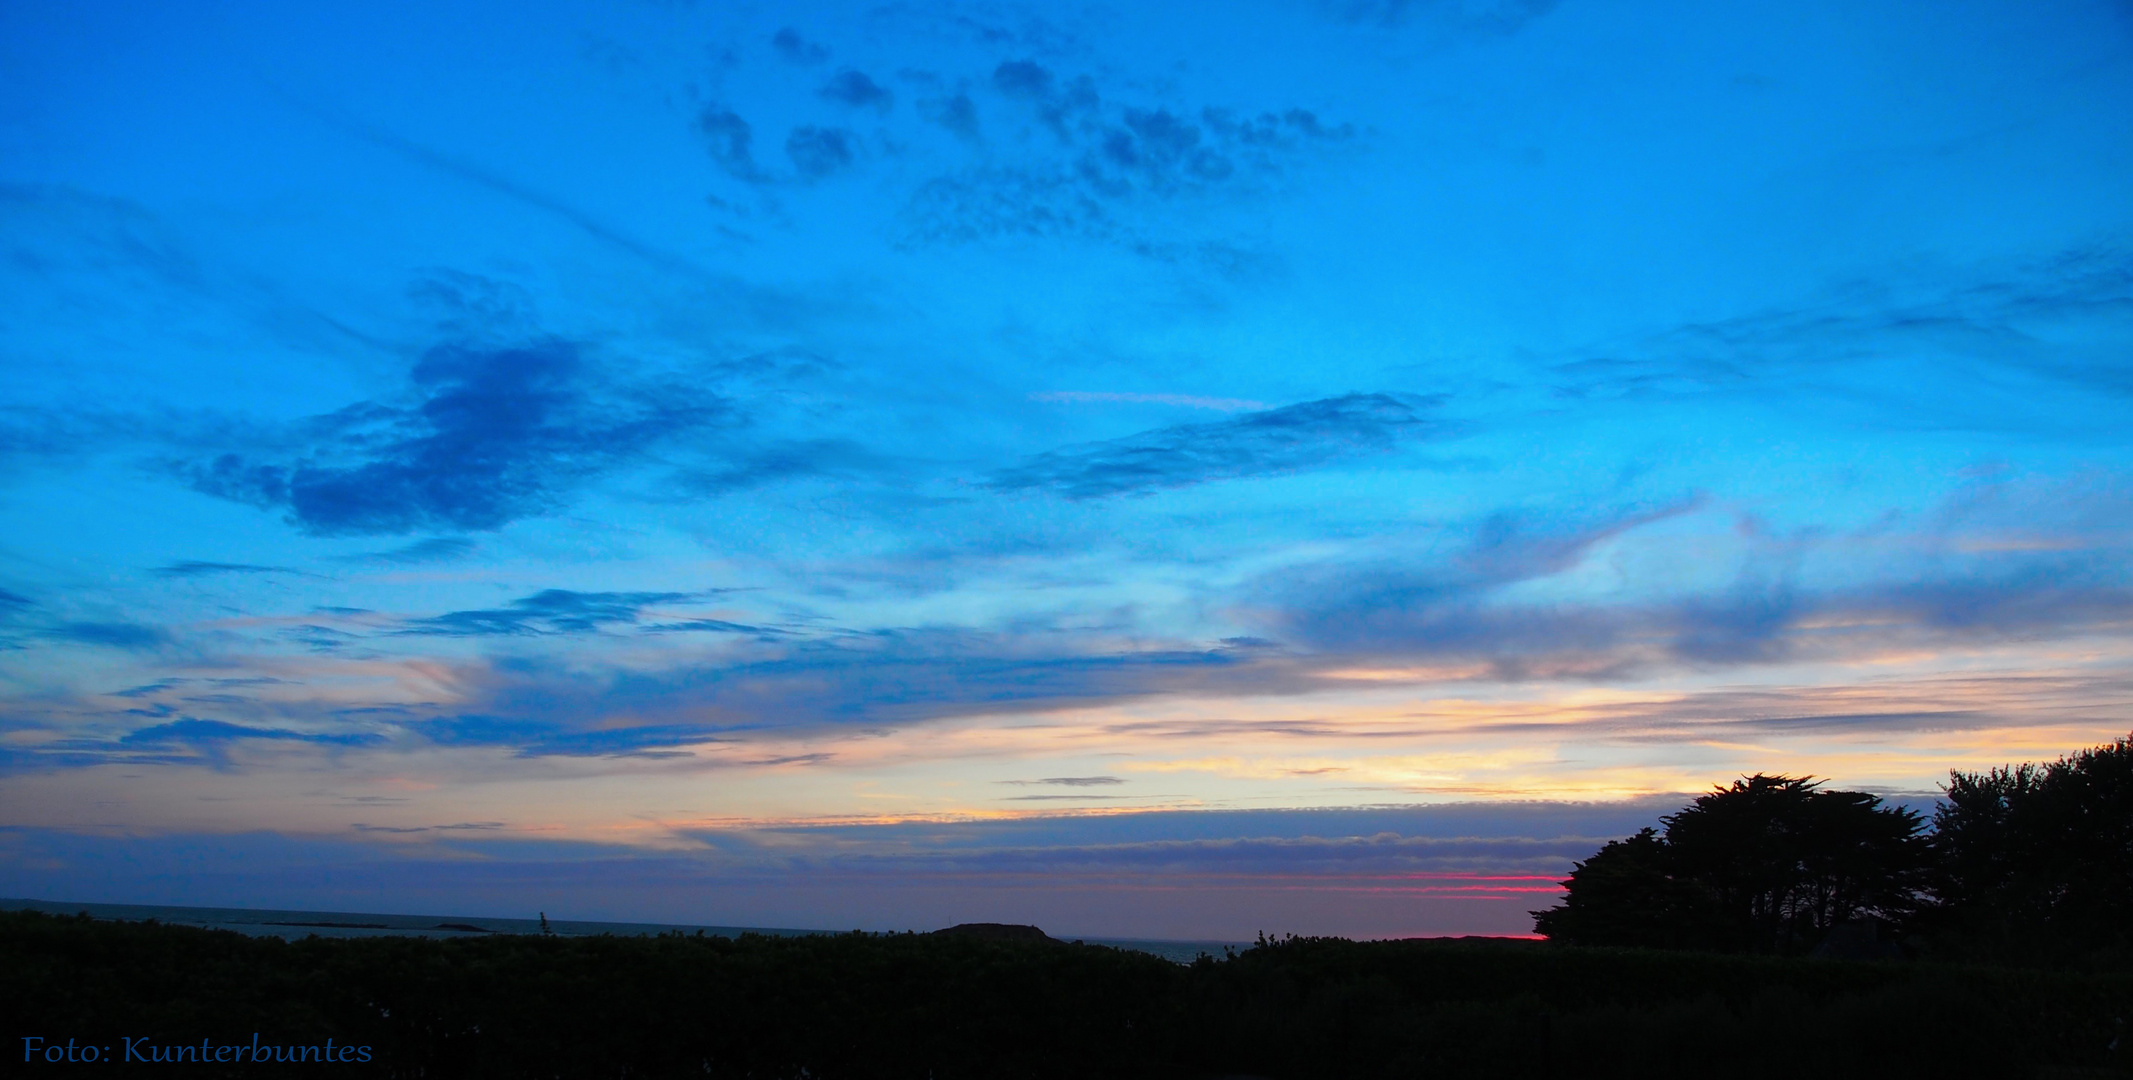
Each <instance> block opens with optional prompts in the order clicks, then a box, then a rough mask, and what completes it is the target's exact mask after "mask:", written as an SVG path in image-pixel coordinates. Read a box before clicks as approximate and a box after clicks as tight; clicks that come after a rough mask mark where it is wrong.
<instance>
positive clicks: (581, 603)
mask: <svg viewBox="0 0 2133 1080" xmlns="http://www.w3.org/2000/svg"><path fill="white" fill-rule="evenodd" d="M702 595H703V594H700V593H678V592H573V591H571V590H569V589H543V590H541V591H540V592H537V593H534V594H533V595H531V596H524V597H520V598H519V599H517V600H513V601H512V602H511V604H510V606H509V607H502V608H483V609H474V610H468V611H452V612H447V613H445V614H443V615H433V616H430V617H429V618H424V619H415V620H412V621H410V622H409V623H408V624H407V625H406V626H405V627H403V628H402V629H401V630H399V631H398V633H401V634H437V635H443V636H448V637H497V636H514V635H524V634H584V633H590V632H593V631H596V630H599V629H600V628H601V627H603V626H607V625H610V624H616V623H623V624H629V623H635V622H636V621H637V617H638V615H639V614H640V613H641V612H642V611H643V610H644V609H645V608H647V607H650V606H652V605H654V604H672V603H677V602H682V601H687V600H694V599H698V598H700V597H701V596H702ZM674 628H676V627H674V626H672V625H668V626H663V627H661V629H674ZM751 629H752V628H751Z"/></svg>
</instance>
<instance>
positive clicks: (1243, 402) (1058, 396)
mask: <svg viewBox="0 0 2133 1080" xmlns="http://www.w3.org/2000/svg"><path fill="white" fill-rule="evenodd" d="M1029 399H1030V400H1031V401H1058V402H1070V403H1073V404H1084V403H1094V402H1122V403H1128V404H1135V405H1178V406H1182V407H1184V408H1188V409H1211V410H1213V411H1215V412H1245V411H1256V410H1259V409H1264V408H1266V407H1267V405H1266V402H1264V401H1252V400H1250V399H1247V398H1218V397H1200V396H1198V395H1194V394H1130V393H1109V392H1098V391H1082V390H1049V391H1045V392H1043V393H1036V394H1031V395H1030V396H1029Z"/></svg>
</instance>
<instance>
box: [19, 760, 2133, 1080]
mask: <svg viewBox="0 0 2133 1080" xmlns="http://www.w3.org/2000/svg"><path fill="white" fill-rule="evenodd" d="M2129 777H2133V748H2129V746H2128V744H2127V743H2123V742H2122V743H2119V744H2115V745H2113V746H2111V747H2105V748H2102V749H2099V750H2095V751H2090V752H2088V753H2086V754H2082V755H2076V756H2075V757H2073V758H2069V759H2066V760H2064V761H2061V762H2057V763H2054V764H2052V765H2047V766H2042V767H2035V768H2032V767H2026V766H2025V767H2018V768H2015V769H2010V770H1996V771H1993V772H1990V773H1987V774H1983V775H1980V776H1961V775H1959V776H1957V777H1956V778H1955V782H1954V783H1953V784H1951V786H1950V790H1949V798H1948V800H1947V802H1946V804H1945V806H1944V808H1943V809H1942V810H1941V811H1940V812H1939V813H1938V814H1937V815H1936V817H1935V819H1934V828H1933V829H1932V830H1931V831H1928V830H1927V829H1926V828H1925V827H1924V825H1925V823H1924V822H1923V821H1922V820H1920V819H1919V818H1918V817H1917V816H1916V815H1915V814H1911V813H1910V812H1908V811H1904V810H1902V809H1899V808H1894V807H1888V806H1885V805H1882V804H1881V803H1880V802H1879V800H1877V799H1875V798H1874V797H1872V796H1869V795H1861V794H1858V793H1851V792H1841V791H1827V790H1823V789H1822V788H1821V787H1819V786H1817V785H1815V784H1813V783H1812V782H1809V781H1804V780H1796V779H1791V778H1785V777H1750V778H1746V779H1744V780H1742V781H1740V782H1739V783H1736V784H1734V785H1732V786H1731V787H1729V788H1725V789H1721V790H1719V791H1715V792H1713V793H1711V794H1710V795H1707V796H1704V797H1703V798H1701V799H1698V800H1697V801H1696V802H1695V803H1694V804H1692V805H1691V806H1689V807H1687V808H1684V809H1683V810H1682V811H1681V812H1680V813H1678V814H1674V815H1671V816H1670V817H1669V818H1667V819H1665V822H1664V824H1665V826H1666V827H1665V829H1664V830H1663V831H1661V830H1647V831H1646V832H1644V833H1642V834H1639V835H1638V836H1636V837H1632V838H1630V839H1628V840H1623V841H1618V842H1616V843H1613V844H1610V845H1608V846H1607V847H1606V848H1605V849H1603V850H1602V851H1601V852H1599V853H1598V854H1596V855H1594V856H1593V857H1592V858H1591V859H1588V860H1586V861H1585V862H1584V863H1582V864H1580V865H1579V867H1578V870H1577V873H1576V874H1575V875H1574V876H1573V877H1572V879H1571V885H1572V887H1571V892H1570V895H1569V897H1568V898H1567V900H1566V902H1565V904H1564V905H1563V906H1562V907H1559V908H1556V909H1553V910H1551V911H1549V912H1545V913H1541V914H1540V916H1539V918H1540V921H1541V925H1542V928H1543V929H1544V930H1547V931H1548V932H1549V933H1551V934H1552V935H1554V937H1555V940H1554V941H1550V942H1533V941H1517V940H1504V939H1461V940H1416V941H1387V942H1351V941H1344V940H1339V939H1329V938H1287V939H1282V940H1262V941H1261V943H1260V945H1259V946H1258V947H1256V948H1252V949H1248V950H1245V951H1244V952H1242V953H1239V954H1237V955H1235V956H1228V957H1223V958H1213V957H1202V958H1201V959H1200V961H1198V962H1197V963H1194V964H1191V965H1178V964H1172V963H1169V962H1167V961H1165V960H1162V959H1160V958H1158V957H1154V956H1150V955H1146V954H1142V953H1135V952H1126V951H1119V950H1115V949H1110V948H1105V947H1101V946H1089V945H1079V944H1064V943H1060V942H1056V941H1053V940H1050V939H1048V938H1045V937H1044V936H1043V935H1042V933H1041V932H1040V931H1037V930H1035V929H1034V928H1030V927H1011V926H997V925H991V924H978V925H973V926H966V927H960V928H954V932H947V933H937V934H923V935H921V934H892V935H870V934H848V935H817V936H806V937H768V936H754V935H750V936H743V937H740V938H737V939H728V938H720V937H706V936H701V935H696V936H682V935H678V934H669V935H663V936H657V937H587V938H570V937H561V936H556V935H551V934H523V935H517V934H494V935H489V936H482V937H467V938H461V939H456V940H431V939H423V938H409V937H380V938H364V939H326V938H317V937H310V938H305V939H302V940H298V941H293V942H292V941H283V940H280V939H278V938H250V937H245V936H242V935H239V934H235V933H230V932H224V931H210V930H196V929H191V928H186V927H172V926H161V925H157V924H155V923H152V922H149V923H121V922H99V921H95V920H91V919H89V918H88V917H86V916H81V917H74V918H65V917H54V916H50V915H43V914H38V913H35V912H10V913H0V1016H5V1017H7V1018H8V1019H9V1020H10V1021H11V1025H10V1026H11V1027H12V1028H13V1029H14V1030H13V1031H10V1032H0V1035H5V1036H7V1037H8V1042H6V1043H5V1044H0V1054H4V1056H6V1057H8V1058H10V1059H11V1060H12V1058H13V1053H14V1048H15V1046H16V1045H17V1044H16V1042H15V1041H14V1040H15V1039H16V1038H19V1037H20V1036H24V1035H29V1036H38V1037H42V1038H44V1039H47V1040H65V1039H68V1038H73V1039H77V1040H80V1041H82V1042H85V1043H95V1044H97V1045H101V1046H111V1047H113V1048H114V1050H119V1049H121V1048H122V1047H123V1045H125V1044H122V1043H121V1042H120V1040H121V1038H124V1037H131V1038H133V1039H136V1040H141V1041H140V1042H138V1043H136V1044H135V1045H146V1046H173V1045H180V1044H198V1043H199V1042H200V1041H201V1040H203V1039H205V1040H209V1041H210V1042H211V1043H213V1044H243V1043H246V1042H248V1041H249V1040H250V1039H251V1038H252V1035H253V1033H254V1032H257V1033H260V1035H261V1037H262V1039H264V1040H266V1041H269V1042H276V1043H286V1044H317V1043H322V1042H324V1041H325V1040H326V1039H328V1038H331V1039H333V1040H335V1044H336V1045H343V1046H345V1045H350V1044H355V1045H360V1046H363V1047H365V1048H366V1049H367V1051H368V1052H369V1053H370V1054H371V1055H372V1059H371V1060H370V1061H368V1062H367V1063H360V1062H348V1063H336V1064H333V1065H330V1066H329V1065H323V1064H306V1065H301V1066H294V1067H291V1066H286V1065H275V1064H220V1065H217V1064H205V1065H195V1064H178V1065H170V1064H155V1065H128V1064H126V1063H124V1061H123V1060H121V1061H120V1062H117V1063H113V1064H103V1065H97V1066H95V1067H94V1068H93V1069H91V1074H92V1075H110V1076H123V1075H129V1074H131V1073H133V1072H140V1073H143V1074H147V1075H156V1076H188V1075H193V1076H220V1075H232V1076H235V1075H250V1076H275V1075H297V1074H302V1075H311V1074H314V1073H316V1072H317V1071H318V1070H321V1069H326V1070H328V1071H330V1072H332V1073H335V1074H344V1075H350V1076H366V1075H367V1076H385V1077H451V1078H457V1077H468V1078H483V1077H563V1078H577V1077H588V1078H591V1077H615V1078H620V1077H682V1076H690V1077H704V1076H708V1077H736V1078H738V1077H760V1078H800V1077H809V1078H817V1077H820V1078H832V1080H834V1078H843V1077H851V1078H873V1077H895V1078H911V1080H922V1078H933V1080H953V1078H963V1077H969V1078H1017V1077H1029V1078H1037V1077H1177V1078H1215V1077H1245V1076H1250V1077H1270V1078H1297V1080H1304V1078H1321V1077H1323V1078H1375V1077H1464V1076H1487V1077H1527V1076H1532V1077H1541V1076H1546V1077H1551V1078H1552V1077H1560V1076H1565V1075H1573V1076H1581V1077H1583V1076H1637V1077H1665V1076H1691V1075H1694V1076H1699V1077H1705V1076H1711V1075H1724V1076H1728V1077H1734V1076H1740V1077H1757V1076H1773V1077H1775V1076H1783V1077H1787V1078H1793V1077H1797V1076H1798V1075H1800V1074H1801V1073H1803V1072H1814V1073H1820V1074H1823V1075H1836V1076H1852V1075H1872V1074H1882V1075H1903V1076H1909V1075H1931V1076H1935V1077H1943V1078H1945V1077H1968V1076H1980V1077H1986V1076H1989V1077H1995V1078H1998V1077H2020V1076H2041V1077H2073V1076H2114V1075H2120V1074H2121V1073H2122V1072H2126V1071H2129V1070H2127V1069H2126V1067H2125V1065H2124V1063H2123V1062H2122V1060H2121V1059H2122V1058H2125V1057H2129V1056H2133V1053H2129V1052H2126V1051H2122V1050H2121V1047H2122V1046H2125V1045H2126V1043H2125V1042H2124V1041H2123V1038H2124V1024H2125V1020H2126V1019H2127V1018H2133V964H2128V963H2126V962H2125V957H2126V956H2127V955H2128V954H2127V953H2126V951H2125V940H2124V934H2125V930H2124V924H2123V919H2122V915H2123V913H2124V911H2125V905H2126V904H2127V903H2128V897H2129V896H2133V892H2129V891H2128V889H2127V878H2126V871H2127V864H2128V858H2127V855H2128V848H2127V843H2128V836H2129V834H2128V833H2126V832H2125V831H2124V830H2123V823H2124V822H2125V821H2126V819H2127V806H2126V798H2127V795H2128V792H2129V791H2133V784H2129V783H2128V779H2127V778H2129ZM2113 845H2115V846H2113ZM2068 860H2072V861H2075V862H2078V863H2079V864H2080V865H2078V866H2074V867H2071V868H2070V867H2069V865H2068ZM1869 920H1871V924H1872V925H1877V926H1885V927H1887V928H1888V936H1887V941H1885V942H1882V944H1887V945H1889V949H1890V952H1889V955H1890V956H1891V957H1892V958H1890V959H1884V960H1876V961H1856V960H1843V959H1829V958H1827V955H1828V953H1829V950H1828V949H1827V948H1826V945H1827V943H1828V942H1829V941H1830V940H1831V939H1832V937H1833V936H1841V935H1842V933H1843V932H1844V931H1845V930H1846V928H1850V927H1857V926H1859V925H1862V924H1866V923H1867V922H1868V921H1869ZM1566 941H1584V942H1608V941H1620V942H1626V943H1629V944H1624V945H1612V944H1585V945H1580V946H1573V945H1568V944H1565V943H1564V942H1566ZM1632 946H1634V947H1632ZM1650 946H1659V947H1657V948H1654V947H1650ZM1817 949H1820V950H1821V951H1822V953H1823V955H1822V956H1819V957H1818V956H1814V955H1799V954H1802V953H1813V952H1815V951H1816V950H1817ZM1897 953H1901V955H1902V956H1904V957H1906V958H1904V959H1895V958H1893V957H1894V956H1895V955H1896V954H1897ZM143 1037H146V1038H145V1039H143ZM9 1068H10V1071H11V1072H12V1071H13V1070H17V1069H20V1070H23V1073H22V1074H24V1075H27V1074H28V1072H29V1071H34V1070H38V1069H45V1070H51V1069H71V1068H74V1066H69V1065H63V1064H61V1065H46V1064H42V1063H34V1062H33V1063H28V1064H25V1065H22V1066H14V1065H12V1064H11V1065H10V1067H9Z"/></svg>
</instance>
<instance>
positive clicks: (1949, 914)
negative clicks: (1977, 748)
mask: <svg viewBox="0 0 2133 1080" xmlns="http://www.w3.org/2000/svg"><path fill="white" fill-rule="evenodd" d="M1933 825H1934V829H1933V844H1934V848H1935V850H1936V853H1937V855H1938V856H1939V864H1940V867H1939V878H1938V881H1937V882H1936V891H1937V892H1938V893H1939V897H1940V907H1939V908H1938V909H1937V910H1936V911H1935V912H1934V915H1935V916H1936V917H1935V919H1934V920H1933V923H1934V926H1935V929H1936V930H1937V931H1938V933H1939V935H1940V936H1941V937H1942V938H1944V939H1959V940H1961V941H1963V942H1965V943H1966V944H1967V945H1968V946H1969V947H1971V948H1972V949H1973V950H1983V951H1986V952H1994V953H2003V954H2014V953H2035V954H2038V955H2040V956H2043V957H2046V958H2061V959H2063V958H2066V957H2067V956H2068V955H2069V954H2070V953H2079V954H2082V955H2084V956H2088V957H2092V958H2093V957H2096V956H2098V955H2101V954H2106V953H2112V954H2118V955H2119V956H2120V957H2121V958H2123V956H2124V954H2127V953H2129V952H2133V932H2129V927H2128V921H2129V918H2133V740H2129V739H2120V740H2118V741H2116V742H2113V743H2111V744H2110V745H2108V746H2099V747H2095V748H2093V749H2089V750H2083V751H2081V752H2080V753H2077V754H2072V755H2069V756H2067V757H2063V758H2060V759H2059V760H2057V761H2053V762H2050V763H2047V764H2043V765H2037V764H2030V763H2024V764H2021V765H2015V766H2010V767H2004V768H1998V769H1991V770H1988V771H1986V772H1982V773H1961V772H1957V773H1951V774H1950V775H1949V780H1948V790H1947V798H1946V799H1945V800H1944V801H1943V802H1942V803H1941V805H1940V808H1939V809H1938V810H1937V811H1936V812H1935V814H1934V816H1933Z"/></svg>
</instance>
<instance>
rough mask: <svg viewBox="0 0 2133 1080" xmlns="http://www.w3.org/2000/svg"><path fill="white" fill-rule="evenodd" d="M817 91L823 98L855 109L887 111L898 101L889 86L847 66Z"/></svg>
mask: <svg viewBox="0 0 2133 1080" xmlns="http://www.w3.org/2000/svg"><path fill="white" fill-rule="evenodd" d="M817 93H818V94H819V95H821V96H822V97H823V98H826V99H828V100H830V101H834V102H837V103H838V104H840V105H848V106H851V107H852V108H855V109H875V110H879V111H881V112H887V111H888V110H889V107H890V106H891V105H893V104H895V102H896V95H894V94H892V93H890V92H889V91H888V89H887V88H885V87H883V86H882V85H881V84H880V83H877V82H875V81H874V80H873V79H870V78H868V77H867V75H866V73H864V72H860V71H854V70H852V69H851V68H846V69H844V70H843V71H840V72H838V73H837V74H836V75H834V76H832V77H831V78H830V81H829V82H827V83H824V84H823V85H822V89H821V90H819V91H817Z"/></svg>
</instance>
